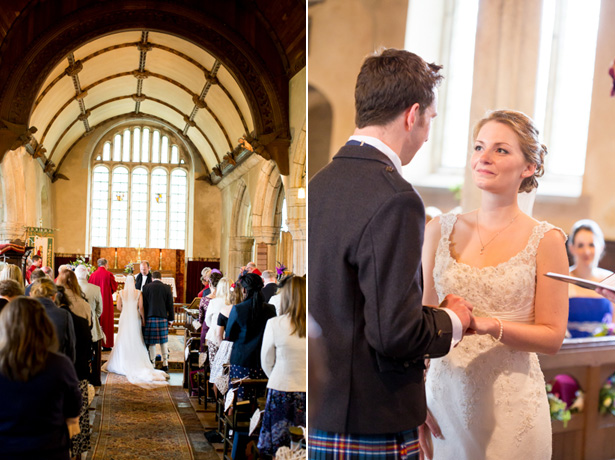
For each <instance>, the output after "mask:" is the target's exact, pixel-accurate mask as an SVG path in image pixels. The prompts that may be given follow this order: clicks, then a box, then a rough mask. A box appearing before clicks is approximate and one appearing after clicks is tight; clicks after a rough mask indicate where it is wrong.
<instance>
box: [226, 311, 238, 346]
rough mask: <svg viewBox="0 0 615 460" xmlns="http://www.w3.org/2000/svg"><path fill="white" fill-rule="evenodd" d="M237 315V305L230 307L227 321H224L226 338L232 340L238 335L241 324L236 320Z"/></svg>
mask: <svg viewBox="0 0 615 460" xmlns="http://www.w3.org/2000/svg"><path fill="white" fill-rule="evenodd" d="M238 320H239V317H238V315H237V305H235V306H234V307H233V308H232V309H231V313H230V314H229V315H228V322H227V323H226V330H225V335H226V337H225V338H226V340H229V341H231V342H234V341H235V340H237V338H238V337H239V332H240V331H241V325H240V324H239V322H238Z"/></svg>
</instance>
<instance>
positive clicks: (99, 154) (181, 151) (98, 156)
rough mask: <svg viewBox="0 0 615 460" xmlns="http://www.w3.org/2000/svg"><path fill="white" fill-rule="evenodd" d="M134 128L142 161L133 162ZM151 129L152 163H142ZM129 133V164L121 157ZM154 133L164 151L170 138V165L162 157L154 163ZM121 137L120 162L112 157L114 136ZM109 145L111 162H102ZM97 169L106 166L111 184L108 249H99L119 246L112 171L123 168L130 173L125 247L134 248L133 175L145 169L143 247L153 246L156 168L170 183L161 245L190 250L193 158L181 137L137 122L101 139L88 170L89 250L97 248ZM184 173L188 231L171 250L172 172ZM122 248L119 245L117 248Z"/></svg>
mask: <svg viewBox="0 0 615 460" xmlns="http://www.w3.org/2000/svg"><path fill="white" fill-rule="evenodd" d="M135 128H139V129H140V152H139V153H140V155H139V161H138V162H137V161H133V160H134V157H133V153H134V129H135ZM146 128H147V129H149V136H148V149H149V152H148V159H149V161H147V162H143V161H142V160H143V143H144V140H143V139H144V137H145V136H144V135H143V134H144V129H146ZM126 131H130V143H129V145H130V151H129V152H128V157H129V161H122V160H123V155H122V148H123V145H124V137H123V136H124V133H125V132H126ZM154 132H158V133H159V139H160V141H159V148H161V144H162V139H163V137H166V138H167V139H168V150H169V158H168V160H169V161H168V162H167V163H161V162H160V160H161V159H162V158H161V155H159V162H158V163H154V162H153V161H152V158H153V137H154ZM118 134H119V135H120V136H122V137H121V139H120V142H119V147H120V160H119V161H118V160H117V159H115V160H114V158H113V152H114V143H115V137H116V135H118ZM107 143H109V144H110V145H109V150H110V159H109V160H104V159H103V151H104V148H105V144H107ZM173 146H176V147H177V149H178V156H179V163H177V164H175V163H171V162H170V160H171V158H170V157H171V155H170V152H171V149H172V147H173ZM98 166H103V167H105V168H106V169H107V171H108V183H107V184H108V185H107V229H106V246H100V247H116V246H111V211H112V205H113V202H112V200H113V199H114V197H113V194H112V192H113V180H112V178H113V171H114V170H115V169H117V168H118V167H120V166H121V167H124V168H126V169H127V170H128V190H127V197H126V200H127V210H126V216H127V217H126V219H127V223H126V247H132V246H131V227H132V225H131V224H132V210H133V203H132V185H133V172H134V171H135V170H136V169H138V168H143V169H145V170H146V171H147V207H146V213H145V216H146V217H145V219H146V237H145V246H144V247H150V224H151V222H150V216H151V199H152V193H151V187H152V173H153V172H154V170H155V169H163V170H165V171H166V173H167V184H166V230H165V238H164V242H165V243H164V246H162V249H169V248H170V249H182V250H187V249H188V237H189V229H188V224H189V221H190V213H189V203H190V197H191V190H190V183H191V178H192V161H191V158H190V155H189V153H188V150H187V148H186V146H185V145H184V143H183V142H182V141H181V140H180V139H179V138H178V136H177V135H175V134H174V133H173V132H171V131H169V130H167V129H165V128H163V127H160V126H156V125H152V124H148V123H136V124H130V125H122V126H118V127H115V128H114V129H113V130H110V131H109V132H107V133H106V134H105V135H104V136H103V137H102V138H101V139H100V141H99V142H98V143H97V145H96V147H95V148H94V150H93V152H92V154H91V158H90V168H89V175H88V180H89V183H90V190H91V193H90V195H91V196H90V197H89V201H88V204H89V212H88V230H89V232H88V240H87V244H88V246H89V247H90V248H92V247H93V246H94V244H93V241H92V239H93V234H94V228H95V227H94V222H93V209H94V208H93V205H94V198H95V197H94V193H93V192H94V190H93V186H94V182H93V179H94V170H95V169H96V168H97V167H98ZM177 169H179V170H182V171H184V172H185V174H186V188H185V214H184V215H185V217H186V218H185V231H184V241H183V247H180V248H178V247H174V248H171V246H170V201H171V200H170V190H171V189H170V187H171V175H172V173H173V171H175V170H177ZM118 247H119V246H118Z"/></svg>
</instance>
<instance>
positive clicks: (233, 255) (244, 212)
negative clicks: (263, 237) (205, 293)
mask: <svg viewBox="0 0 615 460" xmlns="http://www.w3.org/2000/svg"><path fill="white" fill-rule="evenodd" d="M251 214H252V205H251V203H250V195H249V193H248V190H247V186H246V183H245V182H244V181H243V179H240V180H239V181H237V191H236V192H235V198H234V200H233V210H232V214H231V226H230V236H229V256H228V267H227V272H228V273H233V274H234V273H239V271H240V268H241V267H242V266H244V265H245V264H246V263H247V262H249V261H250V260H251V259H252V249H253V247H254V237H253V232H252V218H251ZM231 276H233V275H231Z"/></svg>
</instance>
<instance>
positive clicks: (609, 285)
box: [545, 272, 615, 292]
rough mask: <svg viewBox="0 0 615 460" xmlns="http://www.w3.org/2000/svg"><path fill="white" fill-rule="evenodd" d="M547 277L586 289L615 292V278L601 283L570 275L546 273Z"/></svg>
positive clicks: (608, 278) (607, 278) (611, 276)
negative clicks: (601, 289)
mask: <svg viewBox="0 0 615 460" xmlns="http://www.w3.org/2000/svg"><path fill="white" fill-rule="evenodd" d="M545 276H548V277H549V278H553V279H556V280H559V281H565V282H566V283H572V284H576V285H577V286H581V287H583V288H585V289H592V290H596V288H604V289H608V290H609V291H613V292H615V276H613V275H609V276H607V277H606V278H605V279H603V280H602V281H600V282H598V283H597V282H595V281H590V280H585V279H583V278H576V277H574V276H570V275H560V274H559V273H551V272H549V273H545Z"/></svg>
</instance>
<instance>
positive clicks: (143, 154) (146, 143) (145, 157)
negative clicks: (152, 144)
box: [141, 128, 149, 163]
mask: <svg viewBox="0 0 615 460" xmlns="http://www.w3.org/2000/svg"><path fill="white" fill-rule="evenodd" d="M141 161H142V162H143V163H148V162H149V128H143V150H142V151H141Z"/></svg>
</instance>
